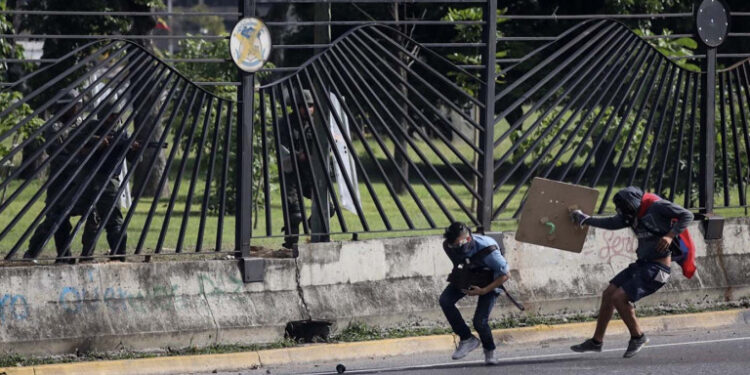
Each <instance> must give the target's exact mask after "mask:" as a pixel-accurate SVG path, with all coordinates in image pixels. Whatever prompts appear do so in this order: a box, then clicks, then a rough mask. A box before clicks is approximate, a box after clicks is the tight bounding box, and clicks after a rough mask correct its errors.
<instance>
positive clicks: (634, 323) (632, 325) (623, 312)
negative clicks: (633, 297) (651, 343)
mask: <svg viewBox="0 0 750 375" xmlns="http://www.w3.org/2000/svg"><path fill="white" fill-rule="evenodd" d="M612 303H613V304H614V306H615V308H616V309H617V313H618V314H620V318H622V322H623V323H625V326H627V327H628V331H630V336H631V337H640V336H642V335H643V331H641V327H640V325H638V320H637V319H636V318H635V307H633V305H632V304H631V303H630V301H629V300H628V295H627V294H625V291H624V290H623V289H622V288H617V289H616V290H615V292H614V293H612Z"/></svg>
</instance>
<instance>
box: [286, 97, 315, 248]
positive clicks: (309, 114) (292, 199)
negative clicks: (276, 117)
mask: <svg viewBox="0 0 750 375" xmlns="http://www.w3.org/2000/svg"><path fill="white" fill-rule="evenodd" d="M302 96H303V99H304V102H302V103H299V108H297V109H296V110H295V111H294V112H292V113H291V114H289V119H290V123H289V124H286V119H285V118H283V117H282V119H281V120H280V121H279V124H280V125H279V126H280V128H281V131H280V133H281V139H280V142H281V169H282V171H283V172H284V180H285V182H286V191H285V198H286V205H287V210H288V214H289V222H288V223H286V225H287V226H288V228H285V230H286V229H288V235H287V236H286V237H284V244H283V245H282V246H283V247H285V248H287V249H293V248H295V247H297V243H298V242H299V226H300V224H302V220H303V219H304V218H303V217H302V204H303V202H301V201H300V199H299V195H300V193H301V194H302V196H303V197H305V198H312V194H313V183H314V181H313V178H312V171H311V170H310V167H309V165H310V164H309V163H310V162H309V161H308V158H309V155H307V153H305V147H304V145H303V142H305V143H306V144H307V145H309V146H308V149H309V148H310V147H312V144H313V136H312V132H313V128H312V119H313V115H314V114H315V102H314V101H313V97H312V94H311V93H310V90H302ZM298 119H301V120H302V123H301V124H300V123H299V120H298ZM287 125H288V126H287ZM289 128H291V134H289ZM292 146H294V147H292ZM292 150H294V152H295V154H294V157H295V159H296V160H297V168H298V170H299V179H300V182H301V183H302V186H298V183H297V176H296V175H295V174H294V165H293V160H292Z"/></svg>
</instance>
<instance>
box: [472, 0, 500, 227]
mask: <svg viewBox="0 0 750 375" xmlns="http://www.w3.org/2000/svg"><path fill="white" fill-rule="evenodd" d="M482 18H483V20H484V28H483V30H482V43H484V44H485V47H484V49H483V50H482V65H484V68H483V70H482V81H483V82H484V83H485V85H484V86H483V87H482V89H481V90H480V94H479V96H480V100H481V101H482V103H484V108H483V110H482V111H481V114H480V119H479V124H480V126H481V128H482V131H481V134H480V137H479V144H480V147H481V150H482V152H483V154H482V156H481V158H480V160H479V164H480V169H479V170H480V171H481V172H482V176H481V178H480V179H479V195H480V196H481V197H482V201H481V202H479V204H478V205H477V219H478V220H479V225H480V229H479V231H480V232H482V233H484V232H485V231H491V230H492V195H493V184H494V182H495V178H494V176H495V166H494V162H495V161H494V158H493V151H494V149H495V147H494V141H495V131H494V130H495V129H494V128H495V74H496V73H495V63H496V56H495V53H496V49H497V0H487V2H486V3H485V6H484V9H483V10H482Z"/></svg>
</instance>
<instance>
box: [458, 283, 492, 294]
mask: <svg viewBox="0 0 750 375" xmlns="http://www.w3.org/2000/svg"><path fill="white" fill-rule="evenodd" d="M463 292H464V293H466V295H467V296H483V295H485V294H487V293H488V291H487V290H485V288H480V287H478V286H476V285H472V286H470V287H469V289H466V290H464V291H463Z"/></svg>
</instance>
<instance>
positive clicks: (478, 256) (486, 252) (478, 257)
mask: <svg viewBox="0 0 750 375" xmlns="http://www.w3.org/2000/svg"><path fill="white" fill-rule="evenodd" d="M495 250H497V246H495V245H490V246H487V247H485V248H484V249H482V250H479V251H478V252H477V253H476V254H474V255H472V256H471V258H469V261H470V262H471V263H478V262H480V261H482V259H484V258H485V257H486V256H487V255H490V254H491V253H492V252H493V251H495Z"/></svg>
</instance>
